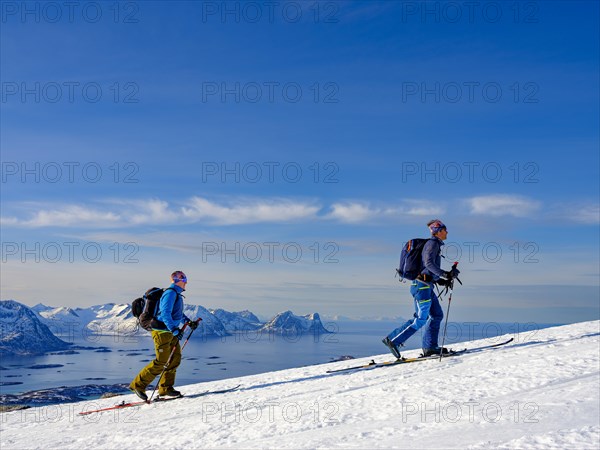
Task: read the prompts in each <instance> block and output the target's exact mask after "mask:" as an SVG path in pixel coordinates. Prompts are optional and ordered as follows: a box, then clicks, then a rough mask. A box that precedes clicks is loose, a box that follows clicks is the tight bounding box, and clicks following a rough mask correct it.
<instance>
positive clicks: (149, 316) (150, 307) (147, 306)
mask: <svg viewBox="0 0 600 450" xmlns="http://www.w3.org/2000/svg"><path fill="white" fill-rule="evenodd" d="M169 289H170V290H172V291H175V289H173V288H166V289H161V288H157V287H153V288H150V289H148V290H147V291H146V293H145V294H144V295H143V296H142V297H140V298H136V299H135V300H134V301H133V302H131V313H132V314H133V316H134V317H135V318H137V320H138V325H139V326H141V327H142V328H143V329H144V330H147V331H152V328H154V327H156V326H158V327H160V326H161V325H162V326H163V327H164V324H163V323H162V322H160V321H159V320H157V319H156V314H157V313H158V306H159V303H160V298H161V297H162V296H163V294H164V293H165V291H168V290H169ZM175 293H177V291H175ZM153 325H154V326H153Z"/></svg>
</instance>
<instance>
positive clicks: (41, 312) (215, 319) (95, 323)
mask: <svg viewBox="0 0 600 450" xmlns="http://www.w3.org/2000/svg"><path fill="white" fill-rule="evenodd" d="M184 313H185V315H186V316H188V317H190V318H197V317H200V318H201V319H202V321H201V322H200V326H199V327H198V330H197V331H196V332H197V333H200V334H201V335H202V336H207V337H208V336H217V337H222V336H227V335H229V334H234V333H241V332H247V331H253V332H257V333H262V332H265V333H272V334H280V335H286V336H287V335H293V336H299V335H302V334H306V333H310V334H315V333H328V331H327V329H325V327H324V326H323V324H322V322H321V319H320V316H319V314H317V313H314V314H309V315H306V316H297V315H295V314H294V313H292V312H291V311H285V312H282V313H279V314H277V315H276V316H275V317H273V318H272V319H271V320H269V321H268V322H266V323H262V322H261V321H260V320H259V319H258V317H256V315H254V314H253V313H251V312H250V311H247V310H244V311H240V312H229V311H225V310H223V309H215V310H209V309H206V308H204V307H203V306H200V305H189V304H188V305H185V307H184ZM0 326H2V334H1V336H0V352H2V353H3V354H39V353H45V352H48V351H54V350H61V349H65V348H67V347H68V346H69V344H68V342H72V341H74V340H75V339H78V338H85V337H87V336H91V335H117V334H118V335H127V336H130V335H148V332H147V331H146V330H144V329H142V328H140V327H138V326H137V319H136V318H135V317H134V316H133V314H132V312H131V305H129V304H116V303H106V304H103V305H95V306H91V307H88V308H69V307H64V306H63V307H53V306H47V305H44V304H42V303H39V304H37V305H35V306H34V307H33V308H29V307H27V306H25V305H23V304H21V303H18V302H16V301H14V300H3V301H0ZM56 336H60V337H62V338H63V339H64V340H61V339H59V338H57V337H56ZM65 341H67V342H65Z"/></svg>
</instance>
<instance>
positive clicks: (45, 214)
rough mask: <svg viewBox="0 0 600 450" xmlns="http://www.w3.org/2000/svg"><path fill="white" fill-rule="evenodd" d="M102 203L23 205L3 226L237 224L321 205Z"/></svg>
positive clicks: (310, 215)
mask: <svg viewBox="0 0 600 450" xmlns="http://www.w3.org/2000/svg"><path fill="white" fill-rule="evenodd" d="M102 203H103V205H102V206H87V205H86V206H82V205H57V206H54V207H48V206H43V207H40V206H39V205H31V204H25V205H22V207H23V208H24V209H25V210H29V211H32V213H31V216H30V217H29V218H18V217H3V218H2V224H3V225H6V226H23V227H28V228H42V227H72V228H74V227H95V228H125V227H131V226H138V225H162V224H168V223H172V224H180V223H196V222H202V223H203V224H210V225H239V224H249V223H265V222H275V223H281V222H292V221H299V220H309V219H314V218H316V214H317V212H318V211H319V209H320V206H318V205H315V204H314V203H309V202H298V201H293V200H289V199H266V200H265V199H244V200H239V199H238V200H236V201H235V202H232V203H230V204H219V203H216V202H211V201H209V200H207V199H204V198H201V197H193V198H191V199H190V200H187V201H185V205H186V206H179V207H177V206H175V205H169V203H168V202H166V201H163V200H158V199H150V200H123V199H116V200H108V201H104V202H102Z"/></svg>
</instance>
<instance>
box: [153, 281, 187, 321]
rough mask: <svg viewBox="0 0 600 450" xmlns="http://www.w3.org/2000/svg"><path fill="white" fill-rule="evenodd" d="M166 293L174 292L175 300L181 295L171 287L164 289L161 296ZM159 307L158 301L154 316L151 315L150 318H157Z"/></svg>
mask: <svg viewBox="0 0 600 450" xmlns="http://www.w3.org/2000/svg"><path fill="white" fill-rule="evenodd" d="M167 291H174V292H175V300H177V297H178V296H180V295H181V294H180V293H179V292H177V290H176V289H174V288H172V287H168V288H166V289H164V290H163V295H165V292H167ZM181 296H182V297H183V295H181ZM159 307H160V300H159V301H158V302H156V306H155V308H154V314H153V315H152V317H154V318H156V316H158V311H159Z"/></svg>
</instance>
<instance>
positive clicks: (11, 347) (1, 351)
mask: <svg viewBox="0 0 600 450" xmlns="http://www.w3.org/2000/svg"><path fill="white" fill-rule="evenodd" d="M0 327H1V330H0V355H13V354H14V355H35V354H42V353H45V352H50V351H55V350H63V349H65V348H68V347H69V344H68V343H67V342H64V341H62V340H61V339H59V338H57V337H56V336H54V334H52V332H51V331H50V329H48V327H47V326H46V325H44V324H43V323H42V322H41V321H40V320H39V318H38V316H37V315H36V314H35V313H34V312H33V311H32V310H31V309H30V308H28V307H27V306H25V305H23V304H21V303H19V302H16V301H14V300H2V301H0Z"/></svg>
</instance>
